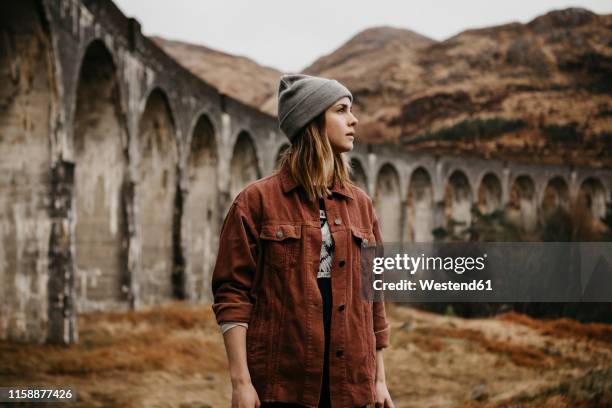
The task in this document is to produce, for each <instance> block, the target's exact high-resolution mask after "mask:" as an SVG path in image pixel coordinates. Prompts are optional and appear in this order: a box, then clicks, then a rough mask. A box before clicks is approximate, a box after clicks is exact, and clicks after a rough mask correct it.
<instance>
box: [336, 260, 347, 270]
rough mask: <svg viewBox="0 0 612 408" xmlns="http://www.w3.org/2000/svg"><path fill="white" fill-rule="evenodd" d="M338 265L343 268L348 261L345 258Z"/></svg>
mask: <svg viewBox="0 0 612 408" xmlns="http://www.w3.org/2000/svg"><path fill="white" fill-rule="evenodd" d="M338 265H340V267H341V268H342V267H343V266H344V265H346V262H345V261H344V259H343V260H341V261H340V262H339V263H338Z"/></svg>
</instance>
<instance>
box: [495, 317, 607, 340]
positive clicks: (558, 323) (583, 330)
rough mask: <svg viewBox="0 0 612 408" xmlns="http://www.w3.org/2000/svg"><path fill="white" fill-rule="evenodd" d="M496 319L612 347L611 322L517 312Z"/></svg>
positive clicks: (556, 335)
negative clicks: (580, 320)
mask: <svg viewBox="0 0 612 408" xmlns="http://www.w3.org/2000/svg"><path fill="white" fill-rule="evenodd" d="M496 319H499V320H503V321H507V322H513V323H519V324H522V325H524V326H528V327H530V328H532V329H535V330H537V331H538V332H540V333H541V334H542V335H545V336H551V337H556V338H566V339H568V338H573V339H579V340H587V341H595V342H599V343H602V344H603V345H607V346H609V347H612V325H611V324H604V323H581V322H578V321H576V320H571V319H553V320H540V319H533V318H531V317H529V316H526V315H522V314H519V313H515V312H508V313H504V314H501V315H499V316H497V317H496Z"/></svg>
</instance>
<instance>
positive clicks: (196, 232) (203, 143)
mask: <svg viewBox="0 0 612 408" xmlns="http://www.w3.org/2000/svg"><path fill="white" fill-rule="evenodd" d="M217 161H218V152H217V145H216V142H215V130H214V127H213V125H212V122H211V121H210V119H209V118H208V117H207V116H206V115H201V116H200V117H199V118H198V121H197V123H196V125H195V127H194V130H193V135H192V137H191V143H190V146H189V149H188V153H187V167H186V171H187V185H188V187H187V188H188V189H189V193H188V194H187V197H186V199H185V203H184V213H183V217H182V228H181V229H182V231H183V234H184V236H185V237H186V241H184V242H185V246H186V265H187V276H189V277H190V284H189V286H188V290H190V291H192V293H191V294H190V297H191V298H194V299H198V300H204V301H212V291H211V288H210V281H211V275H212V268H213V267H214V260H215V254H216V243H217V236H218V233H219V231H218V228H217V227H218V223H217V222H216V221H217V219H218V218H219V194H218V188H217V185H216V182H217V168H218V166H217Z"/></svg>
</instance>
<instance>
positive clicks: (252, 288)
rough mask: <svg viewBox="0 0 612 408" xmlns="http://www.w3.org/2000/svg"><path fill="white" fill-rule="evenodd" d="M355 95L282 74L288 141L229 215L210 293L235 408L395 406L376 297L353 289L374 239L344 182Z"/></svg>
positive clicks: (363, 208)
mask: <svg viewBox="0 0 612 408" xmlns="http://www.w3.org/2000/svg"><path fill="white" fill-rule="evenodd" d="M352 102H353V97H352V95H351V93H350V92H349V90H348V89H346V87H344V86H343V85H341V84H340V83H339V82H337V81H334V80H329V79H325V78H318V77H312V76H307V75H284V76H283V77H282V78H281V80H280V85H279V94H278V118H279V125H280V128H281V130H282V131H283V132H284V134H285V135H286V136H287V137H288V138H289V140H290V141H291V147H290V148H289V149H288V150H287V151H286V152H285V154H284V156H283V158H282V160H281V164H280V166H279V170H278V171H277V172H275V173H274V174H273V175H271V176H269V177H266V178H263V179H261V180H258V181H256V182H254V183H252V184H250V185H249V186H247V187H246V188H245V189H244V190H243V191H242V192H241V193H240V194H239V195H238V196H237V197H236V199H235V200H234V202H233V204H232V206H231V208H230V209H229V212H228V214H227V216H226V218H225V222H224V224H223V228H222V231H221V238H220V246H219V254H218V256H217V263H216V265H215V269H214V272H213V278H212V290H213V294H214V304H213V310H214V312H215V315H216V319H217V322H218V323H219V324H220V325H221V330H222V332H223V339H224V342H225V348H226V351H227V356H228V360H229V368H230V377H231V380H232V387H233V391H232V407H233V408H252V407H260V406H262V407H334V408H353V407H364V406H366V405H367V404H373V403H376V407H393V406H394V405H393V402H392V400H391V397H390V395H389V391H388V389H387V385H386V380H385V369H384V361H383V351H382V350H383V349H384V348H386V347H388V345H389V325H388V323H387V320H386V316H385V308H384V303H383V302H372V301H368V300H366V299H365V298H364V297H362V296H361V287H360V282H361V278H360V274H361V271H360V248H361V247H362V246H369V245H374V244H375V243H382V239H381V233H380V228H379V225H378V220H377V218H376V215H375V213H374V208H373V206H372V201H371V200H370V198H369V197H368V196H367V195H366V194H365V193H364V192H363V191H362V190H360V189H359V188H357V187H356V186H354V185H353V184H352V183H351V182H350V180H349V165H348V161H347V157H346V156H345V154H344V153H346V152H348V151H350V150H352V149H353V141H354V139H355V126H356V125H357V118H356V117H355V116H354V115H353V113H352V111H351V106H352Z"/></svg>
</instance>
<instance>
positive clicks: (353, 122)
mask: <svg viewBox="0 0 612 408" xmlns="http://www.w3.org/2000/svg"><path fill="white" fill-rule="evenodd" d="M357 123H359V120H357V116H355V115H353V112H351V116H350V118H349V124H350V125H351V126H357Z"/></svg>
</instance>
